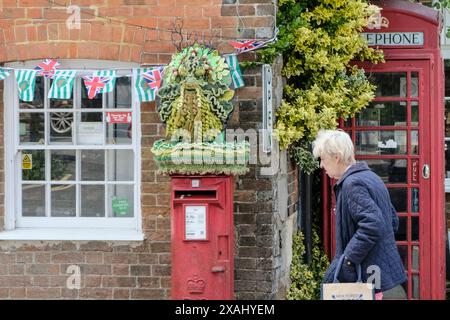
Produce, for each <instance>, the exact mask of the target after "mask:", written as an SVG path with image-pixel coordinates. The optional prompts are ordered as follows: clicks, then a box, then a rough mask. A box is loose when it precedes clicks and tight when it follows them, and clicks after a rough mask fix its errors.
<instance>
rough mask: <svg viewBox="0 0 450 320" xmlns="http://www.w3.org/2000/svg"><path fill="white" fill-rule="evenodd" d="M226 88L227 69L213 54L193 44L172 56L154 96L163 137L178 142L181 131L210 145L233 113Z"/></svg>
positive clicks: (222, 59)
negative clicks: (156, 100) (165, 125)
mask: <svg viewBox="0 0 450 320" xmlns="http://www.w3.org/2000/svg"><path fill="white" fill-rule="evenodd" d="M230 84H231V76H230V70H229V67H228V65H227V64H226V62H225V59H224V58H222V57H221V56H220V55H219V53H218V52H217V51H216V50H212V49H209V48H207V47H205V46H202V45H199V44H195V45H193V46H190V47H188V48H185V49H184V50H183V51H181V52H180V53H177V54H175V55H174V56H173V57H172V61H171V62H170V64H169V65H168V66H167V67H166V69H165V70H164V79H163V85H162V87H161V88H160V90H159V92H158V95H159V97H160V98H161V104H160V105H159V107H158V112H159V114H160V117H161V120H162V121H163V122H165V123H166V124H167V128H166V135H167V136H168V137H171V138H172V139H173V140H179V138H180V137H181V136H182V135H183V134H182V133H180V130H181V131H184V134H185V133H186V131H187V132H188V133H190V134H191V136H195V137H197V138H196V140H199V139H200V138H201V140H202V141H213V140H214V139H215V138H216V137H217V136H218V135H219V133H220V132H221V131H222V130H223V127H224V125H225V124H226V122H227V120H228V117H229V116H230V114H231V112H232V111H233V104H232V102H231V99H232V98H233V95H234V91H233V90H231V89H230V88H229V86H230Z"/></svg>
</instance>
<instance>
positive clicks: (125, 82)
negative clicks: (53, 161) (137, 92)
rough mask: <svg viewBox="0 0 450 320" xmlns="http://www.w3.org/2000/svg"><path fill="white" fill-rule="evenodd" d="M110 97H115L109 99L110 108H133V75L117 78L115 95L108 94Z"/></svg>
mask: <svg viewBox="0 0 450 320" xmlns="http://www.w3.org/2000/svg"><path fill="white" fill-rule="evenodd" d="M110 97H113V99H114V100H113V101H108V108H116V109H124V108H126V109H129V108H131V77H121V78H117V79H116V87H115V90H114V96H113V95H108V98H110ZM108 100H109V99H108Z"/></svg>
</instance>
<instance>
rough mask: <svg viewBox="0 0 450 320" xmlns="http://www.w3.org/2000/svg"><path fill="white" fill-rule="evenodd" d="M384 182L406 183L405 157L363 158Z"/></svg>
mask: <svg viewBox="0 0 450 320" xmlns="http://www.w3.org/2000/svg"><path fill="white" fill-rule="evenodd" d="M364 161H366V162H367V164H368V165H369V167H370V169H372V170H373V171H374V172H375V173H376V174H377V175H378V176H379V177H380V178H381V179H382V180H383V182H384V183H406V182H407V181H406V174H407V173H406V164H407V161H406V159H370V160H369V159H366V160H364Z"/></svg>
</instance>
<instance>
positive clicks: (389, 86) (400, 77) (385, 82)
mask: <svg viewBox="0 0 450 320" xmlns="http://www.w3.org/2000/svg"><path fill="white" fill-rule="evenodd" d="M368 78H369V81H370V82H371V83H372V84H374V85H375V86H376V87H377V88H376V89H375V95H376V96H377V97H406V72H386V73H381V72H380V73H378V72H377V73H372V74H369V76H368Z"/></svg>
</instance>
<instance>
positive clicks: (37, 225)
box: [0, 60, 144, 240]
mask: <svg viewBox="0 0 450 320" xmlns="http://www.w3.org/2000/svg"><path fill="white" fill-rule="evenodd" d="M39 62H41V60H39V61H26V62H20V63H19V62H17V63H9V64H5V67H12V68H24V69H32V68H34V66H36V65H37V63H39ZM59 62H61V66H60V69H75V70H83V71H82V72H81V71H80V72H79V73H78V74H77V78H78V77H79V76H80V73H84V72H86V73H90V72H92V71H94V70H99V69H117V73H118V76H121V75H122V76H131V86H132V88H131V92H132V102H131V103H132V105H131V109H109V110H108V109H107V110H104V108H105V102H104V103H103V104H104V105H103V108H102V109H101V110H100V109H96V111H97V112H102V113H104V111H118V112H120V111H130V110H133V112H132V124H133V125H132V137H133V140H132V144H130V145H120V144H117V145H114V144H103V145H84V144H83V145H75V144H68V145H65V144H61V145H54V144H46V145H38V144H29V145H24V144H19V137H20V136H19V125H18V124H19V114H20V112H19V105H18V102H19V99H18V91H17V81H16V80H15V74H14V72H11V75H10V76H9V77H8V78H6V79H5V83H4V106H5V107H4V137H5V138H4V143H5V218H4V222H5V225H4V230H3V231H2V232H0V240H2V239H9V240H143V239H144V236H143V233H142V217H141V206H140V204H141V201H140V186H141V153H140V150H141V134H140V132H141V124H140V103H139V101H137V100H136V94H135V90H134V87H133V85H134V80H135V79H134V75H133V72H132V68H136V67H138V65H136V64H133V63H122V62H114V61H99V60H62V61H59ZM74 85H75V84H74ZM75 92H77V90H75ZM11 93H13V94H11ZM73 98H74V107H73V108H72V109H71V112H73V114H74V119H75V117H76V114H77V112H79V111H86V109H81V108H76V102H75V101H76V99H78V100H79V99H80V97H79V96H78V97H77V96H74V97H73ZM47 101H48V100H47ZM103 101H104V100H103ZM46 104H47V102H46ZM40 111H41V112H42V109H40ZM61 111H64V110H63V109H61ZM27 112H28V110H27ZM43 112H45V113H44V114H45V117H47V113H48V110H46V111H43ZM74 127H76V126H74ZM45 130H46V131H48V128H47V126H46V128H45ZM74 130H75V132H72V136H73V137H76V128H73V131H74ZM11 133H14V134H11ZM103 133H104V138H105V133H106V128H105V125H104V126H103ZM105 139H106V138H105ZM57 149H60V150H77V153H78V152H79V151H78V150H84V149H87V150H93V149H97V150H105V153H106V150H124V149H125V150H130V151H131V152H134V182H133V183H124V182H121V181H117V182H113V183H111V182H108V183H106V182H104V185H105V186H106V185H107V184H118V185H126V184H129V185H134V189H133V190H134V192H133V196H134V201H133V202H134V216H133V217H129V218H128V217H115V218H113V217H107V214H106V211H105V217H48V216H46V217H22V214H21V202H22V201H21V200H22V199H21V196H20V195H21V185H20V176H19V175H20V174H21V159H19V158H20V157H19V155H20V151H21V150H57ZM77 163H78V162H77ZM48 165H49V164H48ZM77 165H78V164H77ZM78 166H79V165H78ZM105 166H107V163H105ZM106 170H107V169H106ZM106 179H107V177H105V180H106ZM46 180H47V179H46ZM79 182H80V181H79V180H78V179H77V180H76V183H75V184H77V183H79ZM49 183H50V182H49V181H46V182H45V184H46V185H47V184H49ZM58 184H59V183H58ZM85 184H89V182H87V183H86V182H85V181H83V185H85ZM92 184H96V185H98V184H99V183H92ZM77 189H78V190H79V189H80V188H77ZM47 193H48V192H47ZM108 197H109V193H108V192H107V191H106V190H105V210H107V207H108V205H107V201H108ZM46 198H47V199H46V212H47V213H48V212H50V208H49V206H50V202H49V200H50V199H49V195H47V196H46ZM77 198H78V196H77ZM77 206H78V201H77Z"/></svg>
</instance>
